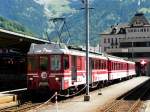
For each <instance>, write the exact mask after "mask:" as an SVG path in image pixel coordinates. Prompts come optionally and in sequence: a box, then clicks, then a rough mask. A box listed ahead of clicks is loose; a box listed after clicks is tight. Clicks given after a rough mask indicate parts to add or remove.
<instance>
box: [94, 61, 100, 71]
mask: <svg viewBox="0 0 150 112" xmlns="http://www.w3.org/2000/svg"><path fill="white" fill-rule="evenodd" d="M95 69H99V60H96V61H95Z"/></svg>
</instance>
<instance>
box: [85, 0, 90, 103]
mask: <svg viewBox="0 0 150 112" xmlns="http://www.w3.org/2000/svg"><path fill="white" fill-rule="evenodd" d="M85 20H86V22H85V23H86V94H85V96H84V101H89V100H90V95H89V0H85Z"/></svg>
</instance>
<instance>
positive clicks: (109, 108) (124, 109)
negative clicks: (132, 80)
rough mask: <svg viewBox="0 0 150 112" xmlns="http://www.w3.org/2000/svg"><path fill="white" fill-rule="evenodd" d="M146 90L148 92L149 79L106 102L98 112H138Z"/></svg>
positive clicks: (149, 87) (149, 86)
mask: <svg viewBox="0 0 150 112" xmlns="http://www.w3.org/2000/svg"><path fill="white" fill-rule="evenodd" d="M147 92H150V80H149V81H146V82H145V83H143V84H142V85H140V86H138V87H137V88H135V89H133V90H131V91H130V92H128V93H126V94H125V95H123V96H121V97H119V98H117V99H116V100H114V101H112V102H111V103H108V104H106V105H105V106H104V107H103V108H101V109H100V110H99V111H98V112H138V111H139V109H140V107H141V106H142V104H143V103H144V101H143V100H142V98H143V97H145V95H146V94H147Z"/></svg>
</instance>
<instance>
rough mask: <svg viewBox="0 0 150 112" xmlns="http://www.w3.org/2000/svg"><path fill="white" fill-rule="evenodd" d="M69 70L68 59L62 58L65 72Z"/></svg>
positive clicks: (66, 57)
mask: <svg viewBox="0 0 150 112" xmlns="http://www.w3.org/2000/svg"><path fill="white" fill-rule="evenodd" d="M68 68H69V57H68V56H64V69H65V70H67V69H68Z"/></svg>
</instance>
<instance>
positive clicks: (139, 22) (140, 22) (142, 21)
mask: <svg viewBox="0 0 150 112" xmlns="http://www.w3.org/2000/svg"><path fill="white" fill-rule="evenodd" d="M144 25H149V22H148V20H147V19H146V17H145V16H144V14H143V13H136V14H135V15H134V17H133V18H132V19H131V21H130V23H129V26H133V27H134V26H144Z"/></svg>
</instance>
